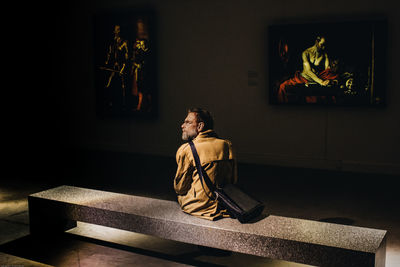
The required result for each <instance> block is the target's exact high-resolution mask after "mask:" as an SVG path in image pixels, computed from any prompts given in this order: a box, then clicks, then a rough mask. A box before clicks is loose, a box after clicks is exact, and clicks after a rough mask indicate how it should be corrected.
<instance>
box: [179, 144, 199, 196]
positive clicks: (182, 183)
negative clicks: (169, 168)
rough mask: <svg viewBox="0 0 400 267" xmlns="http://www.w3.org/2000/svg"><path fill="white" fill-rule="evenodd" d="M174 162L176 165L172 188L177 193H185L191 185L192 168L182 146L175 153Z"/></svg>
mask: <svg viewBox="0 0 400 267" xmlns="http://www.w3.org/2000/svg"><path fill="white" fill-rule="evenodd" d="M176 163H177V165H178V167H177V170H176V174H175V178H174V189H175V192H176V193H177V194H178V195H185V194H186V193H187V192H188V191H189V189H190V187H191V185H192V181H193V170H194V168H193V166H191V163H190V160H189V159H188V158H187V156H186V154H185V153H184V151H183V149H182V148H180V149H179V150H178V152H177V153H176Z"/></svg>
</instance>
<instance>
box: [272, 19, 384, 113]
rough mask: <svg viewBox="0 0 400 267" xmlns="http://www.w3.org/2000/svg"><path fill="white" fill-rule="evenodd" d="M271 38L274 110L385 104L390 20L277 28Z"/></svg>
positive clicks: (280, 25) (273, 30)
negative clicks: (388, 23) (276, 107)
mask: <svg viewBox="0 0 400 267" xmlns="http://www.w3.org/2000/svg"><path fill="white" fill-rule="evenodd" d="M268 38H269V54H268V55H269V65H268V67H269V88H268V90H269V102H270V104H274V105H330V106H331V105H334V106H384V105H385V104H386V95H385V91H386V45H387V23H386V21H385V20H368V21H367V20H365V21H343V22H325V23H302V24H279V25H278V24H276V25H270V26H269V28H268Z"/></svg>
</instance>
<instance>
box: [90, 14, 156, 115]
mask: <svg viewBox="0 0 400 267" xmlns="http://www.w3.org/2000/svg"><path fill="white" fill-rule="evenodd" d="M93 24H94V35H93V40H94V75H95V89H96V94H97V112H98V114H99V115H100V116H101V117H154V115H156V113H157V73H156V70H157V67H156V63H157V61H156V60H157V58H156V44H157V42H156V38H155V29H154V27H155V15H154V12H153V11H152V10H149V9H135V10H129V11H109V12H103V13H98V14H96V15H95V16H94V22H93Z"/></svg>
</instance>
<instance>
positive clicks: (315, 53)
mask: <svg viewBox="0 0 400 267" xmlns="http://www.w3.org/2000/svg"><path fill="white" fill-rule="evenodd" d="M325 45H326V39H325V37H317V38H316V40H315V44H314V45H313V46H311V47H309V48H307V49H306V50H304V51H303V53H302V55H301V57H302V61H303V70H302V71H301V72H300V71H296V73H295V75H294V77H293V78H291V79H289V80H286V81H284V82H283V83H281V84H280V86H279V91H278V101H279V102H280V103H287V102H288V98H287V94H286V87H287V86H294V85H297V84H305V85H306V86H308V85H309V84H319V85H321V86H328V85H329V84H330V83H331V82H332V81H333V80H335V79H336V78H337V76H338V75H337V74H336V73H334V72H333V71H332V70H331V68H330V62H329V57H328V54H327V53H326V51H325ZM306 102H307V103H316V102H317V97H316V96H307V97H306Z"/></svg>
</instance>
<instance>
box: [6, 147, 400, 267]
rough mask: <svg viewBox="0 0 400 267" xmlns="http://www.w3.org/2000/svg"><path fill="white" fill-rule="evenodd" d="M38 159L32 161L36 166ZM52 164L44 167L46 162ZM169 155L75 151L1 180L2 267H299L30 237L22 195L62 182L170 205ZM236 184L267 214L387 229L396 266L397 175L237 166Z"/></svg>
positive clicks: (109, 236)
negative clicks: (145, 197) (156, 200)
mask: <svg viewBox="0 0 400 267" xmlns="http://www.w3.org/2000/svg"><path fill="white" fill-rule="evenodd" d="M35 162H37V161H35ZM47 163H49V162H47ZM175 168H176V163H175V160H174V159H173V158H169V157H158V156H146V155H132V154H129V153H116V152H104V151H79V152H73V153H69V154H68V157H62V158H59V159H57V158H55V159H53V160H52V161H50V164H47V165H46V168H44V167H43V166H38V165H37V164H35V165H33V164H31V165H27V166H24V167H21V168H19V169H16V170H15V172H13V173H14V175H11V176H9V177H8V178H7V179H2V180H1V181H0V226H1V227H0V265H1V266H3V265H6V266H7V265H8V266H11V265H14V266H16V265H20V266H46V265H51V266H181V265H182V266H243V265H247V266H303V265H301V264H295V263H289V262H285V261H276V260H270V259H265V258H260V257H255V256H249V255H243V254H240V253H223V252H221V253H220V254H213V255H209V254H207V253H206V252H204V251H200V250H199V249H198V248H197V246H194V245H190V244H184V243H180V242H174V241H168V240H163V239H159V238H155V237H150V236H145V235H141V234H135V233H130V232H125V231H121V230H116V229H110V228H106V227H100V226H95V225H89V224H84V223H79V224H78V227H77V228H75V229H73V230H71V231H69V232H68V233H65V234H64V235H62V236H59V237H54V238H53V239H52V240H37V238H36V237H34V236H31V235H29V221H28V207H27V196H28V195H29V194H31V193H35V192H38V191H42V190H45V189H49V188H52V187H55V186H58V185H62V184H67V185H74V186H81V187H88V188H93V189H100V190H106V191H112V192H120V193H127V194H134V195H140V196H148V197H154V198H161V199H168V200H175V193H174V191H173V189H172V179H173V176H174V172H175ZM238 171H239V184H240V185H241V186H242V187H243V188H244V189H245V190H246V191H248V192H251V193H252V194H253V195H254V196H256V197H257V198H258V199H260V200H261V201H262V202H264V203H265V204H266V209H265V211H266V212H267V213H268V214H273V215H281V216H286V217H295V218H303V219H309V220H319V221H327V222H333V223H340V224H350V225H355V226H362V227H369V228H378V229H384V230H388V241H387V245H388V247H387V263H386V266H389V267H395V266H400V212H399V210H400V209H399V204H400V201H399V197H398V192H397V191H398V187H397V181H398V180H399V177H398V176H390V175H381V174H360V173H345V172H339V171H337V172H336V171H326V170H312V169H299V168H282V167H272V166H261V165H249V164H239V166H238Z"/></svg>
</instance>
